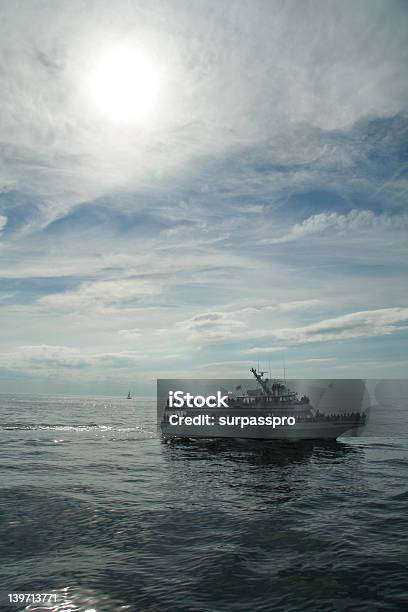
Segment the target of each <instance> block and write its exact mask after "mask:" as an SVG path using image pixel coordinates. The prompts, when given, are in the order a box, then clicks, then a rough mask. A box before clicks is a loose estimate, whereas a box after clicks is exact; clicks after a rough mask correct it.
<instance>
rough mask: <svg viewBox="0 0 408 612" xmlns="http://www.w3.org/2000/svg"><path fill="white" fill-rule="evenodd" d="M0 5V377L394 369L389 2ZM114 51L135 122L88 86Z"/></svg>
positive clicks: (397, 329) (395, 63) (400, 16)
mask: <svg viewBox="0 0 408 612" xmlns="http://www.w3.org/2000/svg"><path fill="white" fill-rule="evenodd" d="M57 4H58V5H57ZM0 11H1V15H0V24H1V25H0V30H1V36H0V47H1V53H0V57H1V58H2V59H1V61H0V74H1V83H2V87H1V89H0V162H1V163H0V176H1V183H0V325H1V334H0V389H1V390H3V391H6V392H7V391H10V392H13V391H21V392H24V391H27V392H33V391H35V392H44V393H46V392H67V393H70V392H72V393H77V392H84V393H106V394H110V393H112V394H115V393H123V392H124V391H126V392H127V390H128V388H131V389H132V390H134V392H135V393H137V392H138V391H140V392H145V391H147V390H149V389H150V388H151V385H152V383H153V381H154V380H155V379H156V378H158V377H177V376H179V377H186V376H191V377H214V376H219V377H228V376H231V377H238V376H245V375H246V374H247V372H248V369H249V367H251V365H253V364H254V363H255V364H256V363H257V362H258V361H260V362H261V363H262V364H267V363H268V362H270V364H271V369H272V372H273V373H275V374H276V375H280V374H281V372H282V364H283V361H285V363H286V368H287V371H288V373H289V375H290V376H291V377H293V378H295V377H309V376H311V377H314V378H315V377H326V376H327V377H340V378H347V377H352V376H356V377H377V378H383V377H404V376H406V372H407V365H408V355H407V339H408V299H407V262H408V257H407V254H408V253H407V251H408V248H407V247H408V241H407V234H408V211H407V204H406V202H407V193H408V191H407V189H408V182H407V168H408V165H407V160H408V155H407V148H408V147H407V143H408V114H407V77H406V66H407V63H408V57H407V55H408V36H407V34H408V7H407V4H406V3H405V2H399V1H395V0H391V1H386V2H379V1H376V0H370V1H369V0H365V1H359V2H358V1H357V2H355V1H353V2H341V3H340V2H327V1H323V0H322V1H314V2H272V1H268V2H259V1H251V2H243V1H242V2H241V1H238V0H235V1H234V2H232V1H229V2H222V1H217V2H208V1H207V2H199V1H195V2H187V1H185V2H177V1H172V2H155V3H152V2H115V3H113V2H103V1H99V2H94V3H92V2H66V3H64V2H60V3H55V2H42V1H40V2H31V3H28V2H27V3H22V4H21V5H19V8H18V10H17V9H16V6H15V5H14V4H13V3H10V2H2V3H0ZM123 41H126V45H127V48H133V47H134V48H138V47H143V49H144V52H146V53H147V54H148V55H149V54H150V56H151V57H154V59H155V62H156V64H157V66H159V70H160V79H161V80H160V88H159V90H158V93H157V99H156V100H155V106H154V112H153V111H152V112H151V115H149V116H148V118H147V119H146V118H145V117H144V118H143V120H142V119H141V117H138V118H135V117H133V120H131V121H130V120H120V121H118V120H117V118H112V116H108V115H107V114H105V115H104V114H103V112H100V108H99V107H102V108H103V103H104V102H105V101H104V100H103V99H101V100H97V102H98V104H95V95H92V96H91V95H90V94H89V83H91V82H92V78H91V75H92V74H93V73H92V70H93V69H94V66H95V65H98V61H99V59H98V58H100V57H104V54H106V50H107V49H108V50H109V49H111V48H116V47H117V46H118V45H120V44H122V42H123ZM111 78H112V77H111ZM126 78H128V79H129V82H132V79H136V82H138V81H137V78H138V77H137V75H135V74H134V70H133V68H132V65H130V66H128V67H127V73H126ZM105 85H106V86H107V90H104V91H107V92H108V94H109V86H110V83H109V82H107V83H105ZM112 87H113V84H112ZM91 93H92V94H94V93H95V92H91ZM108 94H105V95H108ZM99 102H100V104H99ZM116 104H117V101H116ZM122 119H123V118H122ZM135 119H137V120H135Z"/></svg>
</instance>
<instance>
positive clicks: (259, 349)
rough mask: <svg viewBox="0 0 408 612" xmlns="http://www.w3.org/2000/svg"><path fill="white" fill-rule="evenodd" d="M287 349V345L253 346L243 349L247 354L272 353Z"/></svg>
mask: <svg viewBox="0 0 408 612" xmlns="http://www.w3.org/2000/svg"><path fill="white" fill-rule="evenodd" d="M286 349H287V347H286V346H253V347H252V348H249V349H246V350H245V351H242V352H243V353H245V354H247V355H258V354H270V353H279V352H280V351H285V350H286Z"/></svg>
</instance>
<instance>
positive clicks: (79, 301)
mask: <svg viewBox="0 0 408 612" xmlns="http://www.w3.org/2000/svg"><path fill="white" fill-rule="evenodd" d="M160 291H161V290H160V287H159V285H158V284H157V283H154V282H152V281H151V280H145V279H136V278H130V279H129V278H128V279H126V278H124V279H120V280H104V281H95V282H85V283H83V284H82V285H81V286H80V287H79V289H77V290H75V291H66V292H63V293H57V294H52V295H47V296H45V297H43V298H40V299H39V300H38V304H39V305H40V306H43V307H47V308H53V309H58V310H89V309H92V308H103V307H109V306H116V307H117V308H121V307H124V306H126V305H129V304H131V303H134V302H135V301H136V302H137V301H140V300H142V299H143V298H146V297H151V296H157V295H158V294H159V293H160Z"/></svg>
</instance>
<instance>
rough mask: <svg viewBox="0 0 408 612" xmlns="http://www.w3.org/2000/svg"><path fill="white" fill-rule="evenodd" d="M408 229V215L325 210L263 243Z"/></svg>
mask: <svg viewBox="0 0 408 612" xmlns="http://www.w3.org/2000/svg"><path fill="white" fill-rule="evenodd" d="M407 229H408V215H407V214H402V215H393V216H391V215H386V214H375V213H374V212H372V211H371V210H357V209H353V210H351V211H350V212H349V213H348V214H344V215H342V214H338V213H336V212H324V213H320V214H317V215H312V216H311V217H308V218H307V219H305V220H304V221H302V223H297V224H296V225H294V226H293V227H292V229H291V230H290V231H289V232H288V233H286V234H285V235H284V236H282V237H280V238H273V239H270V240H269V239H266V240H264V241H263V243H266V244H280V243H284V242H292V241H294V240H300V239H302V238H305V237H308V236H312V235H316V234H326V233H328V232H333V233H336V234H340V235H344V236H347V235H349V234H351V233H353V232H357V233H362V232H365V233H366V232H371V231H376V230H378V231H380V232H385V231H401V230H402V231H404V230H407Z"/></svg>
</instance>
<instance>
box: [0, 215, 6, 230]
mask: <svg viewBox="0 0 408 612" xmlns="http://www.w3.org/2000/svg"><path fill="white" fill-rule="evenodd" d="M6 225H7V217H5V216H4V215H0V234H1V232H2V231H3V230H4V228H5V227H6Z"/></svg>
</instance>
